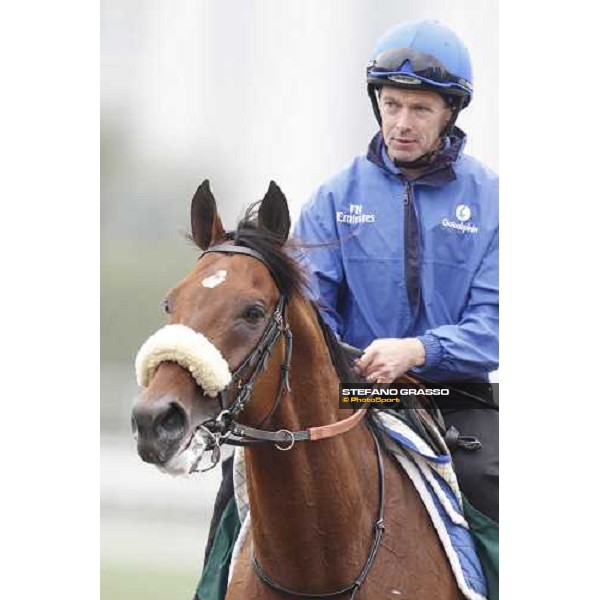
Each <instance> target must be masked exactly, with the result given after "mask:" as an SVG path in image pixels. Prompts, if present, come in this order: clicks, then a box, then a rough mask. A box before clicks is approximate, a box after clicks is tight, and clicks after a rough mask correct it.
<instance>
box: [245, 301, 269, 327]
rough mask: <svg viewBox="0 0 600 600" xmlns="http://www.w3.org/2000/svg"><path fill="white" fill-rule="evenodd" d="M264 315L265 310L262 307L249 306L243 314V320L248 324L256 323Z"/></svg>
mask: <svg viewBox="0 0 600 600" xmlns="http://www.w3.org/2000/svg"><path fill="white" fill-rule="evenodd" d="M265 314H266V311H265V309H264V308H263V307H262V306H258V305H255V306H249V307H248V308H247V309H246V311H245V312H244V319H245V320H246V321H248V323H258V321H260V320H261V319H264V317H265Z"/></svg>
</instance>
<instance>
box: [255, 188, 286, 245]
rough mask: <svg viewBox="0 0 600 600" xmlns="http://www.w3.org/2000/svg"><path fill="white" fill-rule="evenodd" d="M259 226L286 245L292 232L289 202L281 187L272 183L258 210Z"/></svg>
mask: <svg viewBox="0 0 600 600" xmlns="http://www.w3.org/2000/svg"><path fill="white" fill-rule="evenodd" d="M258 224H259V225H260V226H261V227H264V228H265V229H268V230H269V231H270V232H271V233H274V234H275V235H276V236H277V237H279V238H281V243H282V244H284V243H285V242H286V240H287V238H288V234H289V232H290V225H291V221H290V211H289V209H288V203H287V200H286V198H285V196H284V194H283V192H282V191H281V189H279V186H278V185H277V184H276V183H275V182H274V181H271V183H270V184H269V189H268V190H267V193H266V194H265V197H264V198H263V200H262V202H261V204H260V208H259V209H258Z"/></svg>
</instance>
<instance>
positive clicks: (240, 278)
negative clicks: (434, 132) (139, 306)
mask: <svg viewBox="0 0 600 600" xmlns="http://www.w3.org/2000/svg"><path fill="white" fill-rule="evenodd" d="M191 229H192V236H191V237H192V238H193V241H194V242H195V244H196V245H197V246H198V247H199V248H200V250H201V251H202V254H201V257H200V259H199V260H198V262H197V264H196V266H195V267H194V268H193V270H192V271H191V272H190V273H189V274H188V275H187V276H186V277H185V278H184V279H183V280H182V281H181V282H180V283H178V284H177V285H176V286H175V287H174V288H173V289H172V290H171V291H170V292H169V293H168V296H167V298H166V300H165V308H166V311H167V312H168V313H169V315H170V324H169V325H167V326H166V327H165V328H163V329H164V330H165V331H162V330H159V332H157V333H156V334H155V336H157V337H156V338H155V339H154V341H153V338H149V340H148V341H147V342H146V344H149V346H147V347H146V350H145V351H142V350H141V351H140V354H139V355H138V361H139V362H138V364H137V369H138V378H139V380H140V383H141V384H142V385H143V386H146V387H145V389H144V390H143V392H142V394H141V396H140V397H139V398H138V400H137V401H136V403H135V405H134V408H133V412H132V423H133V428H134V431H135V433H136V436H137V448H138V453H139V455H140V457H141V458H142V459H143V460H144V461H146V462H150V463H154V464H155V465H157V466H158V467H159V468H161V469H162V470H164V471H166V472H170V473H173V474H176V473H189V472H191V471H194V470H195V468H196V467H197V463H198V460H199V458H198V457H199V455H200V452H201V450H199V445H204V449H207V448H208V449H212V451H213V452H217V451H218V447H219V444H220V443H222V442H224V441H227V440H228V439H233V438H235V437H236V436H237V439H238V440H240V442H239V443H242V441H241V440H246V444H247V445H246V447H245V448H244V453H245V462H246V473H247V488H248V496H249V501H250V512H251V515H252V522H251V531H250V532H249V535H248V537H247V539H246V541H245V543H244V545H243V547H242V549H241V551H240V554H239V556H238V559H237V561H236V563H235V567H234V572H233V574H232V578H231V582H230V585H229V587H228V592H227V599H228V600H241V599H244V600H247V599H249V598H254V599H258V600H267V599H273V600H275V599H278V600H280V599H281V598H284V597H289V598H294V597H295V598H298V597H305V598H307V597H308V598H329V597H339V598H344V597H346V598H355V599H358V598H360V599H363V600H365V599H370V600H382V599H386V598H390V599H399V600H402V599H410V600H456V599H459V598H462V597H463V596H462V595H461V593H460V591H459V589H458V586H457V583H456V581H455V578H454V576H453V574H452V570H451V567H450V564H449V562H448V559H447V558H446V555H445V553H444V550H443V548H442V546H441V544H440V541H439V539H438V536H437V534H436V532H435V530H434V527H433V525H432V522H431V520H430V517H429V516H428V513H427V512H426V510H425V508H424V507H423V505H422V503H421V500H420V498H419V496H418V494H417V492H416V491H415V489H414V487H413V484H412V483H411V481H410V479H409V478H408V476H407V475H406V473H405V472H404V471H403V470H402V469H400V468H399V467H398V465H397V462H396V461H395V460H394V458H393V457H391V456H390V455H389V454H388V453H387V452H384V451H383V450H382V449H381V444H380V442H379V441H378V435H377V434H376V433H375V432H374V427H373V426H372V423H371V419H370V418H369V414H366V413H369V411H367V410H365V409H342V408H340V406H339V399H338V385H339V382H340V380H344V381H356V379H353V377H355V376H354V375H353V374H352V372H351V369H350V365H349V362H348V361H347V359H346V358H345V356H344V354H343V353H342V351H341V350H340V347H339V346H338V344H337V341H336V339H335V337H334V336H333V335H332V334H331V332H330V331H329V330H328V329H327V328H326V326H324V325H323V323H322V321H321V319H320V318H319V315H318V311H317V310H316V308H315V306H314V304H313V303H311V302H310V301H309V300H308V298H307V295H306V293H305V287H304V279H303V274H302V269H301V267H300V266H299V263H298V261H297V260H296V259H295V257H294V253H293V252H291V251H290V242H288V241H287V239H288V234H289V229H290V216H289V211H288V205H287V201H286V198H285V196H284V195H283V193H282V192H281V190H280V189H279V187H278V186H277V185H276V184H275V183H274V182H271V184H270V186H269V189H268V192H267V193H266V195H265V197H264V198H263V200H262V201H261V202H260V206H259V207H258V209H256V206H255V207H254V210H250V211H249V212H247V213H246V216H245V217H244V218H243V220H242V221H241V222H240V223H239V225H238V227H237V230H236V231H235V233H233V232H232V233H226V232H225V230H224V229H223V226H222V224H221V219H220V217H219V214H218V211H217V207H216V202H215V199H214V196H213V195H212V192H211V191H210V187H209V183H208V181H205V182H204V183H203V184H202V185H201V186H200V187H199V188H198V190H197V192H196V194H195V196H194V198H193V200H192V207H191ZM169 328H170V329H169ZM167 332H169V333H167ZM155 336H153V337H155ZM169 340H171V341H169ZM292 340H293V346H292ZM194 344H196V345H195V346H194ZM351 378H352V379H351ZM365 414H366V416H365ZM199 434H200V438H201V440H202V444H198V443H197V441H198V439H199ZM229 436H232V437H231V438H230V437H229Z"/></svg>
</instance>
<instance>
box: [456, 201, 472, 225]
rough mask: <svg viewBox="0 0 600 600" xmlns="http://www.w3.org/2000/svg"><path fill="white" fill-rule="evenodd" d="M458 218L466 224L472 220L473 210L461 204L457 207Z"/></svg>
mask: <svg viewBox="0 0 600 600" xmlns="http://www.w3.org/2000/svg"><path fill="white" fill-rule="evenodd" d="M456 218H457V219H458V220H459V221H460V222H461V223H464V222H465V221H468V220H469V219H470V218H471V209H470V208H469V207H468V206H467V205H466V204H459V205H458V206H457V207H456Z"/></svg>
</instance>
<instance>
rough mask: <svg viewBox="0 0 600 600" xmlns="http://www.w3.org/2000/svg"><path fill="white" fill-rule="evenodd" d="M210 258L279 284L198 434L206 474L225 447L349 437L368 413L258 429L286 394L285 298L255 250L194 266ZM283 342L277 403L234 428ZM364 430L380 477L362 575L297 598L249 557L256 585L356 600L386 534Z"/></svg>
mask: <svg viewBox="0 0 600 600" xmlns="http://www.w3.org/2000/svg"><path fill="white" fill-rule="evenodd" d="M211 252H215V253H225V254H242V255H246V256H250V257H252V258H255V259H256V260H259V261H260V262H262V263H263V264H264V265H265V266H266V267H267V269H269V272H270V273H271V275H272V276H273V278H274V280H275V282H276V284H277V287H278V289H279V293H280V296H279V300H278V302H277V305H276V307H275V310H274V311H273V314H272V315H271V318H270V319H269V322H268V323H267V326H266V328H265V330H264V332H263V334H262V336H261V338H260V340H259V342H258V344H257V345H256V348H255V349H254V350H253V351H252V352H251V353H250V354H249V355H248V357H247V358H246V359H245V360H244V361H243V362H242V364H241V365H240V366H239V367H238V368H237V369H236V370H235V372H234V373H233V374H232V383H231V384H230V385H229V386H228V388H227V389H226V390H225V393H226V394H228V395H234V394H235V396H234V398H233V401H232V402H231V403H230V404H229V406H228V407H227V408H226V407H225V403H224V393H223V392H221V393H220V394H219V401H220V404H221V412H220V413H219V415H218V416H217V417H216V418H215V419H211V420H209V421H205V422H204V423H202V424H201V425H200V427H199V428H198V432H202V433H203V434H204V435H205V436H207V437H208V438H209V442H208V444H205V447H206V449H207V450H212V452H213V453H212V457H211V462H212V465H211V467H209V468H212V467H214V466H215V465H216V464H217V462H218V461H219V459H220V456H221V452H220V447H221V445H223V444H230V445H234V446H252V445H257V444H269V443H270V444H273V445H274V446H275V448H277V449H278V450H281V451H287V450H291V448H292V447H293V446H294V444H295V443H296V442H299V441H315V440H320V439H326V438H331V437H335V436H336V435H340V434H342V433H345V432H347V431H350V430H351V429H352V428H354V427H355V426H356V425H358V423H360V422H361V421H362V420H363V418H364V417H365V415H366V411H367V409H366V408H363V409H359V410H357V411H356V412H355V413H353V414H352V416H350V417H348V418H346V419H343V420H342V421H337V422H336V423H332V424H329V425H323V426H320V427H309V428H307V429H305V430H301V431H289V430H287V429H280V430H278V431H269V430H266V429H261V428H260V427H261V426H262V425H263V424H264V423H265V422H266V421H267V420H268V419H269V418H270V417H271V416H272V415H273V413H274V412H275V410H276V409H277V407H278V406H279V404H280V403H281V400H282V398H283V396H284V395H285V394H286V393H287V392H289V391H290V381H289V374H290V368H291V360H292V342H293V335H292V331H291V329H290V327H289V324H288V322H287V297H286V295H285V294H284V293H283V291H282V289H281V286H280V285H279V282H278V281H277V278H276V276H275V274H274V273H273V271H272V269H271V267H270V266H269V264H268V263H267V261H266V260H265V258H264V257H263V256H262V255H261V254H260V253H259V252H257V251H256V250H253V249H252V248H248V247H246V246H236V245H230V244H220V245H217V246H213V247H211V248H208V249H207V250H204V252H203V253H202V254H201V255H200V257H199V259H198V260H200V258H202V257H203V256H204V255H205V254H208V253H211ZM281 336H284V338H285V355H284V362H283V363H282V364H281V366H280V376H279V386H278V390H277V395H276V397H275V402H274V403H273V406H272V407H271V409H270V410H269V412H268V413H267V415H266V417H265V418H264V419H263V420H262V421H261V422H260V423H259V425H258V427H250V426H248V425H242V424H241V423H239V422H237V421H236V419H237V417H238V416H239V414H240V413H241V412H242V411H243V410H244V407H245V406H246V404H248V402H249V401H250V400H251V398H252V391H253V387H254V384H255V382H256V379H257V377H258V375H259V374H260V373H261V372H262V371H264V370H265V369H266V367H267V363H268V361H269V357H270V355H271V352H272V351H273V348H274V347H275V344H276V343H277V341H278V340H279V338H280V337H281ZM248 369H251V372H250V375H249V376H248V377H247V379H246V380H245V382H243V376H244V374H245V372H246V371H247V370H248ZM236 382H237V383H236ZM236 390H237V391H236ZM368 429H369V431H370V432H371V435H372V436H373V440H374V443H375V449H376V453H377V468H378V475H379V484H378V493H379V504H378V512H377V518H376V520H375V523H374V526H373V528H374V536H373V542H372V543H371V547H370V549H369V553H368V555H367V560H366V562H365V564H364V566H363V568H362V570H361V572H360V574H359V575H358V577H356V579H354V581H353V582H352V583H350V584H349V585H347V586H345V587H343V588H341V589H339V590H335V591H333V592H326V593H319V594H315V593H308V592H297V591H294V590H290V589H288V588H285V587H284V586H282V585H280V584H278V583H277V582H276V581H274V580H273V579H272V578H271V577H270V576H269V575H268V574H267V573H266V571H265V570H264V568H263V567H262V566H261V565H260V564H259V562H258V560H257V558H256V556H255V555H254V554H253V556H252V566H253V568H254V572H255V573H256V575H257V576H258V577H259V579H260V580H261V581H262V582H263V583H265V584H266V585H268V586H269V587H270V588H272V589H274V590H276V591H278V592H280V593H283V594H287V595H289V596H296V597H299V598H333V597H336V596H342V595H344V594H348V593H351V596H350V598H351V600H352V599H353V598H354V597H355V595H356V593H357V592H358V590H359V588H360V586H361V585H362V583H363V582H364V580H365V579H366V577H367V575H368V573H369V571H370V569H371V567H372V566H373V563H374V561H375V557H376V555H377V551H378V550H379V546H380V545H381V540H382V538H383V532H384V529H385V527H384V520H383V517H384V515H383V513H384V501H385V483H384V482H385V476H384V468H383V456H382V452H381V447H380V443H379V440H378V438H377V435H376V434H375V433H374V432H373V431H372V430H371V428H368ZM283 444H285V445H283ZM203 454H204V452H202V454H201V455H200V457H199V458H198V460H197V462H196V465H195V467H197V465H198V464H199V463H200V461H201V460H202V456H203ZM193 470H195V469H193ZM203 470H208V469H203Z"/></svg>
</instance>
